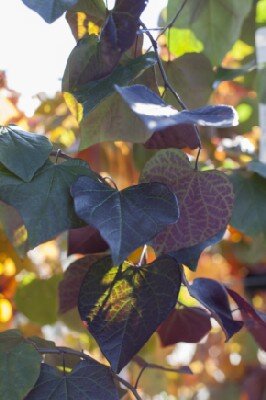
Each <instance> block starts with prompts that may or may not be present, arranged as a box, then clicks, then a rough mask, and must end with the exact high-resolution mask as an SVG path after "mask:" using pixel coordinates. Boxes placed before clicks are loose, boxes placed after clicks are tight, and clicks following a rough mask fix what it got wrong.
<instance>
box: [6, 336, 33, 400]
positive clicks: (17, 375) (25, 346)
mask: <svg viewBox="0 0 266 400" xmlns="http://www.w3.org/2000/svg"><path fill="white" fill-rule="evenodd" d="M40 366H41V357H40V355H39V353H38V352H37V351H36V350H35V349H34V347H33V346H32V345H30V344H29V343H27V342H26V341H25V340H24V338H23V336H22V335H21V333H20V332H19V331H17V330H9V331H6V332H2V333H0V398H1V399H5V400H24V398H25V396H26V395H27V394H28V393H29V391H30V390H31V389H32V387H33V386H34V384H35V382H36V380H37V379H38V376H39V373H40Z"/></svg>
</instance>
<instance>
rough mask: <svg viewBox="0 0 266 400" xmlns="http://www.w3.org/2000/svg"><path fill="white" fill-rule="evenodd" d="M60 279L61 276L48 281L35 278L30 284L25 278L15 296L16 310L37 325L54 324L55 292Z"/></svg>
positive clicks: (55, 318) (55, 317)
mask: <svg viewBox="0 0 266 400" xmlns="http://www.w3.org/2000/svg"><path fill="white" fill-rule="evenodd" d="M61 279H62V276H61V275H55V276H52V277H51V278H49V279H37V278H35V279H33V280H32V281H30V282H27V278H25V281H22V282H21V283H20V285H19V287H18V288H17V292H16V295H15V303H16V307H17V310H18V311H20V312H22V313H23V314H24V315H25V316H26V317H27V318H29V320H30V321H32V322H35V323H37V324H40V325H47V324H54V323H55V322H56V320H57V308H58V307H57V290H58V284H59V282H60V280H61Z"/></svg>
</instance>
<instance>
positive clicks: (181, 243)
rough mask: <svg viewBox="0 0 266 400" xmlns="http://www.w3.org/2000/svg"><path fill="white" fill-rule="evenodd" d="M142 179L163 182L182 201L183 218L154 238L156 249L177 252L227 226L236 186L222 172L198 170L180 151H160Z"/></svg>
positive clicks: (180, 206)
mask: <svg viewBox="0 0 266 400" xmlns="http://www.w3.org/2000/svg"><path fill="white" fill-rule="evenodd" d="M141 181H142V182H162V183H164V184H166V185H167V186H168V187H169V189H171V190H172V191H173V192H174V193H175V194H176V196H177V198H178V200H179V208H180V218H179V220H178V222H177V223H174V224H172V225H169V226H168V227H167V228H166V229H164V230H163V231H162V232H161V233H159V234H158V235H157V236H156V238H155V239H154V240H153V243H152V244H153V246H154V248H155V250H156V251H157V252H159V253H160V252H164V253H169V252H175V251H177V250H180V249H185V248H186V247H191V246H195V245H197V244H200V243H204V242H205V241H206V240H209V239H211V238H213V237H215V236H216V235H217V234H218V233H219V232H221V231H222V230H223V229H225V228H226V225H227V224H228V221H229V220H230V216H231V212H232V208H233V200H234V196H233V188H232V185H231V183H230V182H229V180H228V179H227V177H226V175H225V174H223V173H222V172H220V171H196V170H195V169H193V167H192V166H191V164H190V162H189V160H188V157H187V156H186V155H185V154H184V153H182V152H181V151H179V150H176V149H169V150H161V151H159V152H158V153H157V154H156V155H155V156H154V157H153V158H152V159H151V160H149V161H148V162H147V164H146V166H145V168H144V170H143V172H142V177H141Z"/></svg>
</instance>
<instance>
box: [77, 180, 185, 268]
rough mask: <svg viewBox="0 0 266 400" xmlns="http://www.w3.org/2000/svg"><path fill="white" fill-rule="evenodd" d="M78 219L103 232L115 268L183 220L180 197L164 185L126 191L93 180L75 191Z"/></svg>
mask: <svg viewBox="0 0 266 400" xmlns="http://www.w3.org/2000/svg"><path fill="white" fill-rule="evenodd" d="M71 194H72V196H73V198H74V204H75V210H76V213H77V215H78V216H79V217H80V218H81V219H82V220H83V221H85V222H86V223H87V224H89V225H91V226H94V227H95V228H96V229H99V231H100V234H101V236H102V238H103V239H104V240H105V241H106V242H107V243H108V244H109V246H110V249H111V251H112V258H113V261H114V263H115V264H120V263H121V262H123V261H124V260H125V259H126V257H127V256H128V255H129V254H130V253H132V252H133V251H134V250H136V249H137V248H138V247H140V246H141V245H143V244H145V243H147V242H148V241H149V240H150V239H152V238H153V237H154V236H156V235H157V234H158V233H159V232H160V231H161V230H162V229H164V228H165V226H167V225H168V224H171V223H173V222H175V221H176V220H177V219H178V216H179V210H178V203H177V198H176V196H175V195H174V194H173V193H172V192H171V191H170V190H169V189H168V188H167V187H166V186H165V185H163V184H160V183H152V184H140V185H135V186H131V187H128V188H126V189H124V190H122V191H119V190H117V189H113V188H111V187H110V186H108V185H107V184H105V183H103V182H100V181H95V180H94V179H91V178H89V177H80V178H79V179H78V180H77V182H75V183H74V185H73V186H72V187H71Z"/></svg>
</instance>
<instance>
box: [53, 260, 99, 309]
mask: <svg viewBox="0 0 266 400" xmlns="http://www.w3.org/2000/svg"><path fill="white" fill-rule="evenodd" d="M99 258H100V256H95V255H89V256H87V257H84V258H81V259H79V260H77V261H75V262H73V263H72V264H70V265H69V267H68V268H67V270H66V272H65V273H64V278H63V280H62V281H60V283H59V285H58V296H59V313H61V314H64V313H66V312H67V311H69V310H71V309H72V308H75V307H77V305H78V295H79V290H80V287H81V284H82V281H83V279H84V278H85V276H86V274H87V272H88V271H89V269H90V267H91V265H92V264H94V263H96V262H97V261H98V260H99Z"/></svg>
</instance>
